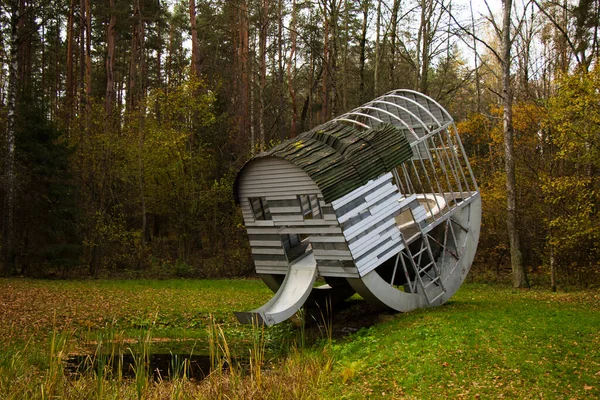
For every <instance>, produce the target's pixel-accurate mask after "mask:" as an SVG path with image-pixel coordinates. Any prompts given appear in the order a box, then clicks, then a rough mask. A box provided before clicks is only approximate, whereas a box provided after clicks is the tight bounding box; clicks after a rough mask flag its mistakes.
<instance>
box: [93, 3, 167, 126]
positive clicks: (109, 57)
mask: <svg viewBox="0 0 600 400" xmlns="http://www.w3.org/2000/svg"><path fill="white" fill-rule="evenodd" d="M109 6H110V21H109V23H108V30H107V32H106V98H105V100H104V112H105V113H106V116H107V120H109V121H110V120H111V119H112V114H113V110H114V102H115V73H114V69H115V35H116V32H115V25H116V24H117V15H116V11H115V0H110V1H109ZM159 59H160V57H159Z"/></svg>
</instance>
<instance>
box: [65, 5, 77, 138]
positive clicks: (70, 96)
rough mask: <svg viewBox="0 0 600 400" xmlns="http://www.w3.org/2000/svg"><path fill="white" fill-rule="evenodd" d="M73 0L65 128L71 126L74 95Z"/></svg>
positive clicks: (73, 6)
mask: <svg viewBox="0 0 600 400" xmlns="http://www.w3.org/2000/svg"><path fill="white" fill-rule="evenodd" d="M74 25H75V0H71V6H70V7H69V17H68V20H67V83H66V88H65V91H66V93H65V97H66V99H65V108H66V110H65V114H64V124H65V127H66V128H67V129H70V128H71V119H72V118H73V103H74V97H75V84H74V79H73V61H74V57H73V41H74V38H73V35H74V30H75V27H74Z"/></svg>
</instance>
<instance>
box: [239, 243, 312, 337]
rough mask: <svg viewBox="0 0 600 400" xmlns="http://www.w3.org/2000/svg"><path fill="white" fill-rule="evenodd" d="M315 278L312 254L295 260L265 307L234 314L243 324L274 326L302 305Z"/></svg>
mask: <svg viewBox="0 0 600 400" xmlns="http://www.w3.org/2000/svg"><path fill="white" fill-rule="evenodd" d="M316 278H317V261H316V260H315V256H314V255H313V253H312V252H309V253H306V255H304V256H303V257H301V258H299V259H297V260H295V261H294V262H292V264H291V265H290V270H289V272H288V274H287V275H286V276H285V279H284V281H283V283H282V285H281V286H280V287H279V290H277V293H275V296H273V298H272V299H271V300H269V301H268V302H267V303H266V304H265V305H263V306H262V307H259V308H257V309H255V310H252V311H245V312H236V313H235V316H236V317H237V319H238V320H239V321H240V322H241V323H243V324H249V323H252V322H253V321H257V322H258V323H260V324H264V325H275V324H278V323H280V322H282V321H285V320H286V319H288V318H290V317H291V316H292V315H294V314H295V313H296V311H298V310H299V309H300V307H302V306H303V305H304V302H305V301H306V299H307V298H308V296H309V295H310V293H311V291H312V289H313V284H314V283H315V280H316Z"/></svg>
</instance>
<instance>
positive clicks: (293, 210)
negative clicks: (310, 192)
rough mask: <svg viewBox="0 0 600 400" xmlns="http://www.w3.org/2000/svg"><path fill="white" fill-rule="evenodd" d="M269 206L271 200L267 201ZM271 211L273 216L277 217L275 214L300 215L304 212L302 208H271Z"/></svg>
mask: <svg viewBox="0 0 600 400" xmlns="http://www.w3.org/2000/svg"><path fill="white" fill-rule="evenodd" d="M267 204H269V199H267ZM269 211H271V215H273V216H275V214H289V213H298V214H300V213H301V212H302V210H301V209H300V206H298V207H271V206H269Z"/></svg>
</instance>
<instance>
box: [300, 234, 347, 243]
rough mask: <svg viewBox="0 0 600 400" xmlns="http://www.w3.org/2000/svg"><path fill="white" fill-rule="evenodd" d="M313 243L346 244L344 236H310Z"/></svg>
mask: <svg viewBox="0 0 600 400" xmlns="http://www.w3.org/2000/svg"><path fill="white" fill-rule="evenodd" d="M308 240H309V241H310V242H311V243H346V238H345V237H344V236H309V238H308Z"/></svg>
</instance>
